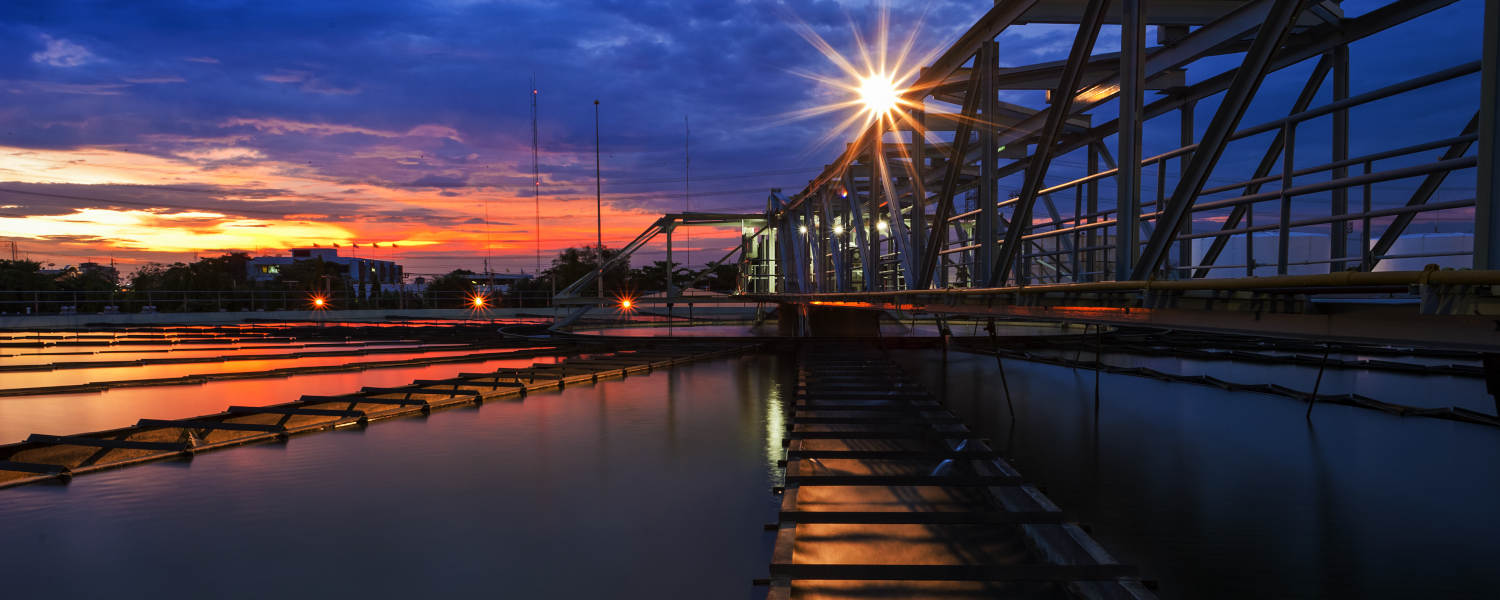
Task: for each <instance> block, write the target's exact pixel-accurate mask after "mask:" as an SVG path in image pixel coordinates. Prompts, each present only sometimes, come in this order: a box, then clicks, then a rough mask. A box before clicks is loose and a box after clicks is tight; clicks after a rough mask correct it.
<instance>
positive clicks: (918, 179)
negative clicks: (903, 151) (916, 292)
mask: <svg viewBox="0 0 1500 600" xmlns="http://www.w3.org/2000/svg"><path fill="white" fill-rule="evenodd" d="M926 118H927V117H926V111H923V110H922V109H920V108H917V109H913V110H912V112H911V122H912V123H913V124H914V125H913V126H912V128H911V156H910V157H908V158H910V159H911V173H910V175H911V225H910V227H911V243H910V244H908V245H907V247H908V248H910V249H911V251H913V252H922V251H923V250H925V249H926V248H927V185H926V182H925V181H923V179H924V178H925V177H926V176H927V137H926V133H925V132H924V131H923V127H922V126H921V123H923V122H925V120H926ZM918 258H919V257H916V256H913V257H912V260H911V263H912V264H913V265H915V264H916V263H917V259H918ZM916 268H917V272H916V273H907V274H906V278H907V280H906V286H907V287H908V288H911V289H926V288H927V287H928V285H929V284H928V281H929V280H927V279H919V277H920V276H921V275H922V273H921V267H920V266H917V267H916Z"/></svg>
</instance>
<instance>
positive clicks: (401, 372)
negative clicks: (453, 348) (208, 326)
mask: <svg viewBox="0 0 1500 600" xmlns="http://www.w3.org/2000/svg"><path fill="white" fill-rule="evenodd" d="M386 356H389V355H386ZM304 360H311V359H304ZM555 361H556V357H550V356H541V357H534V358H511V359H501V360H488V361H476V362H464V363H439V364H434V365H423V366H415V367H391V368H382V369H370V370H366V371H351V372H344V373H312V374H304V375H293V376H290V377H277V378H264V379H237V380H230V381H210V382H207V383H203V384H196V385H167V386H151V387H122V388H113V389H109V390H105V391H103V392H86V393H81V394H48V395H41V396H0V444H5V443H10V442H19V441H21V440H24V439H26V436H28V435H30V434H33V433H47V434H54V435H60V434H71V433H83V432H87V431H100V430H104V429H113V428H116V427H125V426H129V425H134V424H135V422H136V421H138V420H140V419H142V418H150V419H182V418H187V417H193V416H198V415H206V414H212V413H217V412H219V411H222V410H224V409H225V408H227V407H229V405H231V404H235V405H241V406H264V405H268V404H279V403H282V402H291V401H293V400H296V399H297V398H299V397H301V396H303V395H309V396H335V395H339V394H347V393H350V392H355V391H358V390H359V388H361V387H364V386H370V387H396V386H402V385H407V384H409V383H411V382H413V381H416V380H418V379H446V378H449V377H454V376H457V375H458V374H459V373H479V372H484V371H494V370H495V369H516V368H523V367H527V366H530V365H532V364H533V363H551V362H555ZM228 364H234V363H228ZM298 364H306V363H298ZM138 368H139V367H138ZM69 373H70V371H58V372H56V373H48V375H56V376H59V377H67V376H68V374H69ZM7 375H13V374H7ZM74 381H76V380H74Z"/></svg>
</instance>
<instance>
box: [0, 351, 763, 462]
mask: <svg viewBox="0 0 1500 600" xmlns="http://www.w3.org/2000/svg"><path fill="white" fill-rule="evenodd" d="M755 347H756V345H755V344H745V343H737V344H723V343H715V344H704V343H688V342H676V343H673V344H671V345H670V346H668V345H647V346H638V347H636V348H635V349H632V350H622V351H613V352H610V351H599V352H597V353H593V354H588V355H585V356H582V357H578V358H570V359H567V360H565V361H563V362H561V363H556V364H532V365H531V366H530V367H526V368H520V369H498V370H495V371H491V372H485V373H460V374H459V375H458V376H457V377H452V378H448V379H434V380H417V381H414V382H412V383H411V384H409V385H404V386H400V387H391V388H372V387H367V388H364V389H361V390H359V391H357V392H354V393H350V394H344V395H339V396H303V397H302V398H301V399H299V400H297V401H294V402H287V403H283V404H275V405H271V406H230V407H229V408H228V409H226V410H225V411H224V412H221V413H217V414H212V415H203V416H198V417H191V418H187V419H175V420H160V419H141V420H140V422H139V423H137V424H136V425H134V426H131V427H123V428H119V429H111V430H107V431H95V432H90V433H83V434H76V435H48V434H33V435H32V436H31V437H30V438H28V439H27V440H26V441H24V442H20V443H16V444H8V445H4V446H0V488H5V487H11V486H17V485H24V484H28V483H37V482H43V481H67V480H69V479H71V478H72V477H73V476H74V475H80V474H84V473H90V472H94V471H100V470H103V469H112V468H118V467H124V466H128V465H135V464H140V463H144V462H149V461H156V460H165V459H172V458H183V457H191V456H192V455H194V454H196V453H199V452H205V451H209V450H218V449H221V448H228V447H232V446H238V445H243V444H251V443H257V442H269V441H277V440H285V439H287V438H288V437H290V436H292V435H297V434H303V433H312V432H318V431H332V430H335V429H340V428H344V427H354V426H363V425H366V424H368V423H370V422H372V421H377V420H383V419H391V418H396V417H407V416H417V415H426V414H429V413H431V412H432V411H434V410H439V409H445V408H453V407H458V406H468V405H475V404H482V403H484V402H486V401H489V400H496V399H506V398H512V399H514V398H521V397H524V396H525V395H527V394H529V393H532V392H537V391H543V390H552V389H562V388H564V387H565V386H568V385H574V384H585V383H593V382H597V381H599V380H601V379H606V378H613V377H625V376H626V375H628V374H633V373H644V372H650V371H651V370H654V369H661V368H666V367H670V366H672V365H677V364H683V363H689V362H695V361H701V360H707V359H711V358H718V357H722V356H729V355H733V354H740V353H744V352H747V351H750V350H752V349H754V348H755Z"/></svg>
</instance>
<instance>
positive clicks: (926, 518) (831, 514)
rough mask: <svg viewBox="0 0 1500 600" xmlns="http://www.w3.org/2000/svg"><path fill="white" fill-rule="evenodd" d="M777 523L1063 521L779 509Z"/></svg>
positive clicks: (1040, 514) (1054, 518)
mask: <svg viewBox="0 0 1500 600" xmlns="http://www.w3.org/2000/svg"><path fill="white" fill-rule="evenodd" d="M787 493H791V490H787ZM781 520H782V521H788V522H792V523H846V524H878V525H894V524H908V523H911V524H922V525H1019V524H1043V523H1045V524H1055V523H1062V522H1063V514H1062V513H1060V512H1052V511H1029V512H1003V511H973V512H969V511H963V512H960V511H947V512H943V511H938V512H933V511H861V512H853V511H820V510H817V511H809V510H793V511H788V510H782V511H781Z"/></svg>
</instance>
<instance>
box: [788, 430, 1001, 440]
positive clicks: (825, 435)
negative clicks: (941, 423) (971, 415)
mask: <svg viewBox="0 0 1500 600" xmlns="http://www.w3.org/2000/svg"><path fill="white" fill-rule="evenodd" d="M972 435H973V432H972V431H937V430H914V431H792V432H789V433H787V434H786V436H787V439H792V440H935V439H938V440H962V439H968V438H969V437H970V436H972Z"/></svg>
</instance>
